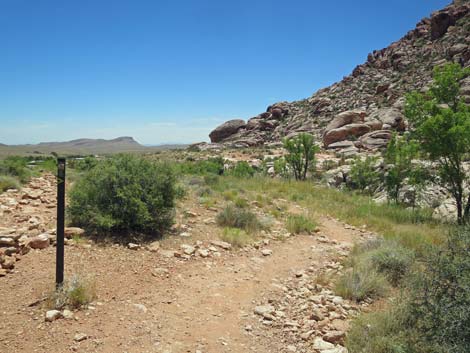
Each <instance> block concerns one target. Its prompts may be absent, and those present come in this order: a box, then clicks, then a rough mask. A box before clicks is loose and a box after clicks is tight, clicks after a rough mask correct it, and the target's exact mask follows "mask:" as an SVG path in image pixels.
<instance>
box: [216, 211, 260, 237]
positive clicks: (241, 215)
mask: <svg viewBox="0 0 470 353" xmlns="http://www.w3.org/2000/svg"><path fill="white" fill-rule="evenodd" d="M217 224H218V225H219V226H221V227H230V228H238V229H243V230H244V231H246V232H255V231H257V230H260V229H261V228H262V225H261V223H260V221H259V220H258V217H257V216H256V215H255V214H254V213H253V212H251V211H249V210H246V209H243V208H239V207H236V206H233V205H228V206H227V207H225V208H224V209H223V210H222V211H221V212H220V213H219V214H218V215H217Z"/></svg>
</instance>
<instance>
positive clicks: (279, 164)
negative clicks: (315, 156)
mask: <svg viewBox="0 0 470 353" xmlns="http://www.w3.org/2000/svg"><path fill="white" fill-rule="evenodd" d="M273 168H274V172H275V173H276V175H279V176H281V177H282V178H285V179H289V178H290V177H291V173H290V172H289V168H288V167H287V162H286V159H285V158H284V157H281V158H278V159H276V160H275V161H274V166H273Z"/></svg>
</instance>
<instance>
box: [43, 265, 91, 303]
mask: <svg viewBox="0 0 470 353" xmlns="http://www.w3.org/2000/svg"><path fill="white" fill-rule="evenodd" d="M95 298H96V282H95V280H94V278H93V277H91V276H90V275H83V274H73V275H72V276H71V277H70V279H69V280H68V281H66V282H65V283H64V284H63V285H62V286H61V287H60V288H59V289H57V290H54V291H53V292H52V293H51V294H50V295H49V296H48V298H47V303H46V305H47V307H48V308H50V309H57V310H60V309H64V308H69V309H78V308H80V307H82V306H85V305H87V304H89V303H91V302H92V301H93V300H94V299H95Z"/></svg>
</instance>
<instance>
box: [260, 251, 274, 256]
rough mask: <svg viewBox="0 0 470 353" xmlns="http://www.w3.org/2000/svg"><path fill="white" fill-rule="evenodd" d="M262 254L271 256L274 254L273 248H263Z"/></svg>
mask: <svg viewBox="0 0 470 353" xmlns="http://www.w3.org/2000/svg"><path fill="white" fill-rule="evenodd" d="M261 254H263V256H270V255H272V254H273V251H272V250H271V249H263V250H261Z"/></svg>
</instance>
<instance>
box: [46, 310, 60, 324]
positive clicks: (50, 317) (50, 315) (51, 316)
mask: <svg viewBox="0 0 470 353" xmlns="http://www.w3.org/2000/svg"><path fill="white" fill-rule="evenodd" d="M61 317H62V313H61V312H60V311H59V310H49V311H47V312H46V321H47V322H52V321H55V320H57V319H60V318H61Z"/></svg>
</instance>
